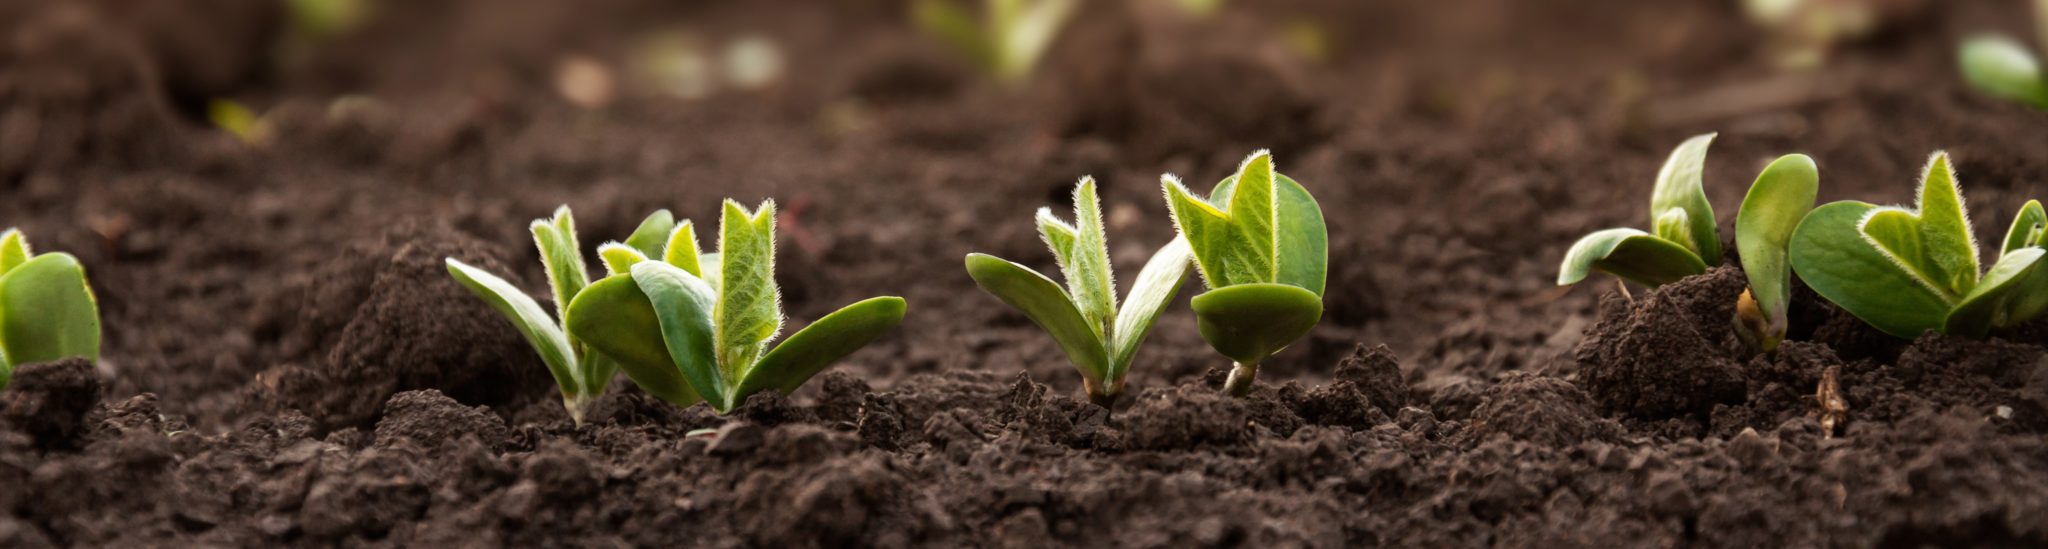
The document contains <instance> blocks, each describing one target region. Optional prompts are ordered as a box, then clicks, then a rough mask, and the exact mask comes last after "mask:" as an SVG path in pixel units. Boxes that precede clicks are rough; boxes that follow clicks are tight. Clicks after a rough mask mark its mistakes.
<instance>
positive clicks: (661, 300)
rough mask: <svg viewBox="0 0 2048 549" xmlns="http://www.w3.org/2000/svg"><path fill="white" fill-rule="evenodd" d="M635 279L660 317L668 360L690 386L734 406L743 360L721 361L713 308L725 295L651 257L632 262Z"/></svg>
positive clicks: (718, 404)
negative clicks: (725, 363)
mask: <svg viewBox="0 0 2048 549" xmlns="http://www.w3.org/2000/svg"><path fill="white" fill-rule="evenodd" d="M633 281H634V282H636V283H638V284H639V285H640V290H641V291H643V292H645V293H646V294H647V299H648V301H649V302H650V303H652V304H653V307H654V314H655V317H656V318H657V319H658V320H659V322H658V325H659V326H660V328H661V340H662V342H663V344H664V345H665V346H666V347H667V348H668V353H669V360H671V361H673V362H674V363H675V367H676V368H677V369H678V370H680V371H681V372H682V374H683V379H684V380H687V381H688V382H689V384H690V388H691V389H694V390H695V391H696V393H697V394H698V395H700V396H703V397H705V400H706V401H708V402H710V403H711V407H713V408H716V409H718V411H720V412H723V411H726V410H729V409H732V406H733V404H734V402H733V394H734V393H733V388H734V387H735V386H737V385H739V379H740V378H741V374H743V373H744V372H741V371H739V370H738V369H737V367H740V366H744V365H721V364H720V363H719V362H718V361H719V359H720V358H721V355H720V353H719V352H718V341H717V333H716V330H715V329H713V328H712V325H711V319H712V311H714V310H716V309H717V307H718V300H719V299H720V297H719V296H718V294H717V293H715V292H713V291H712V290H711V286H710V285H708V284H705V283H704V281H703V280H702V279H699V278H697V277H695V276H691V275H690V273H688V272H685V271H683V270H682V269H680V268H677V267H676V266H674V265H669V264H667V263H657V262H648V263H642V264H640V265H636V266H634V267H633Z"/></svg>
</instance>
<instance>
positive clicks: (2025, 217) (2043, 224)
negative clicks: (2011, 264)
mask: <svg viewBox="0 0 2048 549" xmlns="http://www.w3.org/2000/svg"><path fill="white" fill-rule="evenodd" d="M2044 236H2048V212H2044V211H2042V209H2041V201H2039V200H2028V201H2027V204H2026V205H2025V206H2021V207H2020V212H2019V214H2018V215H2015V216H2013V218H2012V227H2011V228H2009V229H2006V231H2005V245H2004V246H2001V247H1999V249H1998V253H1999V255H2001V256H2003V255H2005V254H2009V253H2012V252H2013V250H2018V249H2020V248H2038V247H2041V246H2042V245H2043V240H2048V239H2044V238H2043V237H2044Z"/></svg>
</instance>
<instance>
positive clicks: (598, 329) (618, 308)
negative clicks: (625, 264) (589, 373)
mask: <svg viewBox="0 0 2048 549" xmlns="http://www.w3.org/2000/svg"><path fill="white" fill-rule="evenodd" d="M651 263H652V262H648V263H643V264H651ZM566 320H567V322H566V324H567V325H568V327H569V333H570V334H573V335H574V336H575V337H576V339H577V340H578V341H582V342H583V344H584V345H585V346H587V347H589V348H590V349H592V350H594V351H596V352H597V353H598V354H602V355H604V356H605V357H606V358H609V359H611V360H612V361H613V362H615V363H617V365H618V369H621V370H625V371H626V377H627V378H629V379H632V380H633V384H635V385H638V386H640V388H641V389H642V390H645V391H647V393H648V394H651V395H654V396H656V397H660V398H661V399H662V400H666V401H669V402H670V403H673V404H675V405H677V406H689V405H691V404H695V403H696V402H697V401H698V400H701V399H700V398H699V397H698V394H697V391H696V390H694V389H692V388H691V387H690V382H689V381H688V380H686V379H684V378H683V370H682V368H681V367H679V366H677V365H676V362H675V360H674V359H673V358H670V356H669V349H668V343H667V342H665V341H664V340H663V338H662V326H661V318H660V316H659V315H657V314H656V313H655V311H654V302H653V301H650V300H649V299H648V297H647V294H646V293H645V292H642V291H641V290H640V284H639V283H638V282H635V281H634V280H633V275H630V274H622V275H615V276H610V277H606V278H604V279H603V280H599V281H597V282H596V283H594V284H591V285H590V287H588V288H584V290H583V293H580V294H577V295H576V299H575V300H574V301H572V302H571V303H570V304H569V316H568V318H567V319H566Z"/></svg>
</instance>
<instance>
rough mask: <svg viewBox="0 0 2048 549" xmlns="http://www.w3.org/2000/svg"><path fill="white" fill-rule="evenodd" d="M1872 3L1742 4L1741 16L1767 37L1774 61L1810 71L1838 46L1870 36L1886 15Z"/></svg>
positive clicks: (1767, 0) (1783, 0)
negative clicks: (1767, 35)
mask: <svg viewBox="0 0 2048 549" xmlns="http://www.w3.org/2000/svg"><path fill="white" fill-rule="evenodd" d="M1880 4H1881V2H1876V1H1873V0H1743V1H1742V8H1743V14H1744V15H1746V16H1748V17H1749V20H1750V22H1752V23H1755V24H1756V25H1757V26H1759V27H1763V28H1764V30H1766V31H1768V32H1769V34H1770V37H1769V43H1768V47H1769V48H1770V51H1771V53H1772V54H1773V55H1775V56H1776V59H1775V61H1776V62H1777V63H1778V64H1779V65H1780V66H1784V67H1787V68H1810V67H1813V66H1817V65H1820V64H1821V63H1823V62H1825V61H1827V57H1828V54H1829V52H1831V51H1832V50H1834V48H1835V46H1836V45H1837V44H1840V43H1843V42H1849V41H1853V40H1857V39H1860V38H1863V37H1865V36H1868V35H1870V34H1871V33H1872V32H1875V31H1876V30H1877V27H1878V26H1879V24H1880V23H1882V22H1883V21H1882V20H1883V19H1884V18H1885V16H1886V15H1888V14H1887V13H1886V12H1885V6H1882V5H1880Z"/></svg>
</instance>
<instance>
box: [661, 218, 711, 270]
mask: <svg viewBox="0 0 2048 549" xmlns="http://www.w3.org/2000/svg"><path fill="white" fill-rule="evenodd" d="M702 255H703V253H702V252H700V251H699V250H698V248H697V229H696V226H695V225H693V224H691V223H690V222H689V220H684V221H683V222H682V224H680V225H676V227H675V230H674V231H671V232H670V233H669V235H668V246H666V247H665V248H663V250H662V257H661V260H662V262H664V263H668V264H670V265H674V266H676V268H678V269H682V270H683V272H687V273H690V274H692V275H696V276H697V277H699V278H702V277H703V276H704V268H703V267H702V263H701V259H700V256H702Z"/></svg>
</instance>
